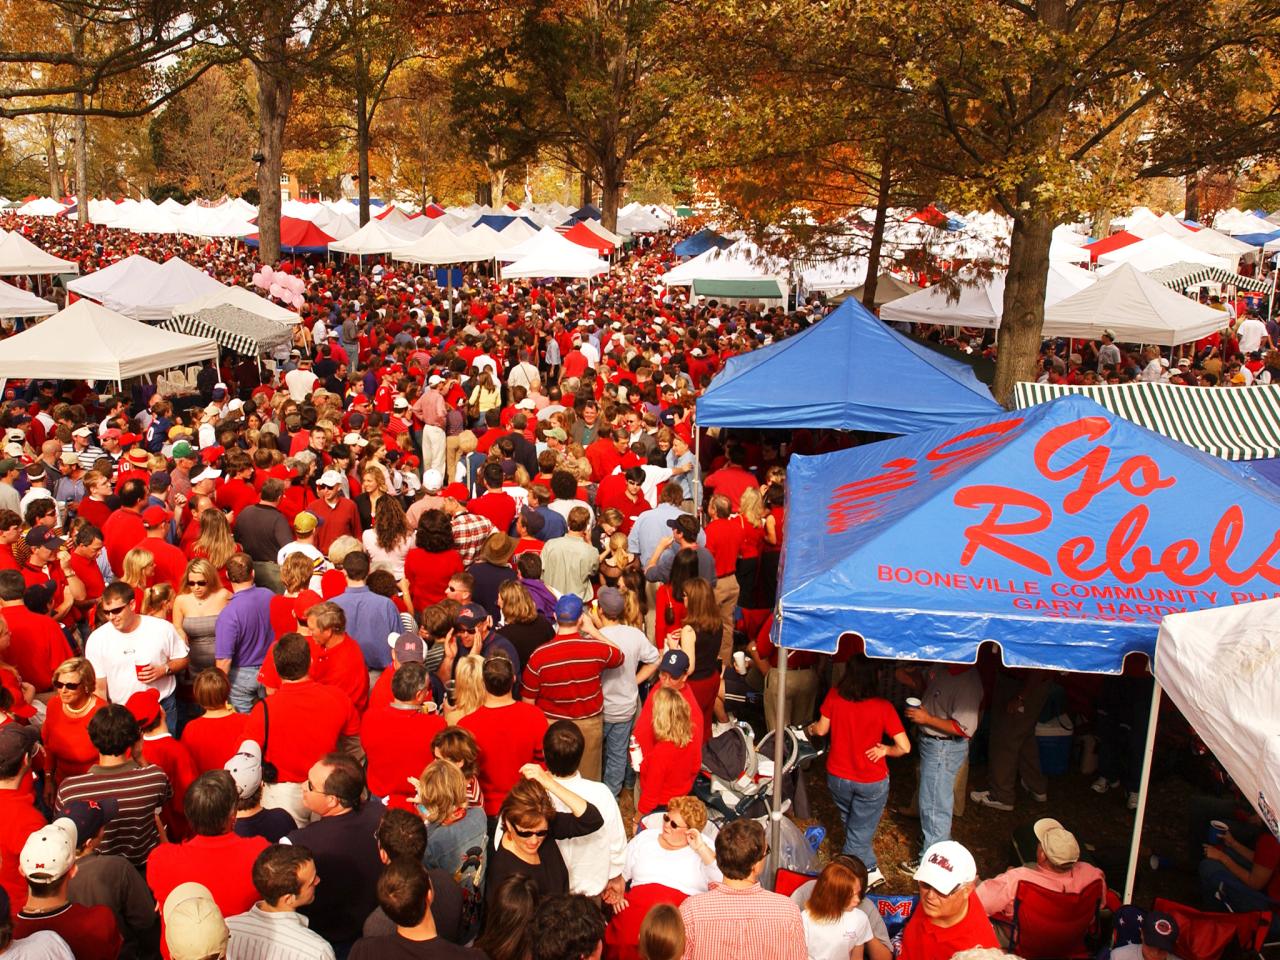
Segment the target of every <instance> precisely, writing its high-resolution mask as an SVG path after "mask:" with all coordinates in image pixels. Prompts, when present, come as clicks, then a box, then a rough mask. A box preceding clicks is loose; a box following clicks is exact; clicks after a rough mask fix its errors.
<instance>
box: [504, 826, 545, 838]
mask: <svg viewBox="0 0 1280 960" xmlns="http://www.w3.org/2000/svg"><path fill="white" fill-rule="evenodd" d="M511 829H512V831H513V832H514V833H515V835H516V836H517V837H522V838H524V839H525V840H528V839H529V838H530V837H545V836H546V835H547V828H546V827H543V828H542V829H541V830H521V829H520V828H519V827H512V828H511Z"/></svg>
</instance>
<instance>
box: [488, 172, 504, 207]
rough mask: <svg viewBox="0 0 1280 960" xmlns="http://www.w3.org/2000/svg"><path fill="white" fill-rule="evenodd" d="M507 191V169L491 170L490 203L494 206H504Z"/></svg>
mask: <svg viewBox="0 0 1280 960" xmlns="http://www.w3.org/2000/svg"><path fill="white" fill-rule="evenodd" d="M506 192H507V171H506V170H505V169H502V170H490V171H489V203H490V205H492V206H494V207H500V206H502V198H503V196H504V195H505V194H506Z"/></svg>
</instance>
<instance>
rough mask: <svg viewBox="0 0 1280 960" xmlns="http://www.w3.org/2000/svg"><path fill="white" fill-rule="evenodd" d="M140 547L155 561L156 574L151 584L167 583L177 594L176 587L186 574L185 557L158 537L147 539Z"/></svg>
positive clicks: (170, 544)
mask: <svg viewBox="0 0 1280 960" xmlns="http://www.w3.org/2000/svg"><path fill="white" fill-rule="evenodd" d="M141 546H142V547H143V548H144V549H146V550H149V551H150V552H151V555H152V556H153V557H155V560H156V573H155V576H154V577H152V578H151V582H152V583H153V584H156V583H167V584H169V585H170V586H172V587H173V590H174V592H175V593H177V591H178V585H179V584H180V583H182V577H183V575H184V574H185V573H186V572H187V555H186V554H185V553H183V552H182V551H181V550H179V549H178V548H177V547H175V546H174V545H173V544H172V543H169V542H168V541H167V540H163V539H161V538H160V537H147V539H146V540H145V541H144V542H143V543H142V544H141Z"/></svg>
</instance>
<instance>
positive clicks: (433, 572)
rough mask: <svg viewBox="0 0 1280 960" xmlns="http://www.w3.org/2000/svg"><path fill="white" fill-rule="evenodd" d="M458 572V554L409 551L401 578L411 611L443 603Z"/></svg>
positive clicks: (460, 556) (405, 557) (417, 549)
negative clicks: (406, 588) (447, 590)
mask: <svg viewBox="0 0 1280 960" xmlns="http://www.w3.org/2000/svg"><path fill="white" fill-rule="evenodd" d="M507 499H508V500H510V499H511V498H510V497H507ZM461 572H462V554H460V553H458V551H457V550H445V551H442V552H440V553H431V552H429V551H427V550H423V549H422V548H421V547H411V548H410V549H409V552H408V553H406V554H405V555H404V577H405V579H406V580H408V581H409V598H410V599H411V600H412V601H413V609H414V610H425V609H426V608H427V607H429V606H431V605H432V604H434V603H439V602H440V601H441V600H443V599H444V592H445V588H447V587H448V586H449V578H450V577H452V576H453V575H454V574H455V573H461Z"/></svg>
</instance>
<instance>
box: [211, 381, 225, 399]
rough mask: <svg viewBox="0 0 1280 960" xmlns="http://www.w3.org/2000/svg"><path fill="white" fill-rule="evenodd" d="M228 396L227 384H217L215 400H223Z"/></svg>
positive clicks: (214, 394) (214, 392) (215, 386)
mask: <svg viewBox="0 0 1280 960" xmlns="http://www.w3.org/2000/svg"><path fill="white" fill-rule="evenodd" d="M226 395H227V385H226V384H225V383H219V384H215V385H214V388H213V399H215V400H221V399H222V398H223V397H225V396H226Z"/></svg>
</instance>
